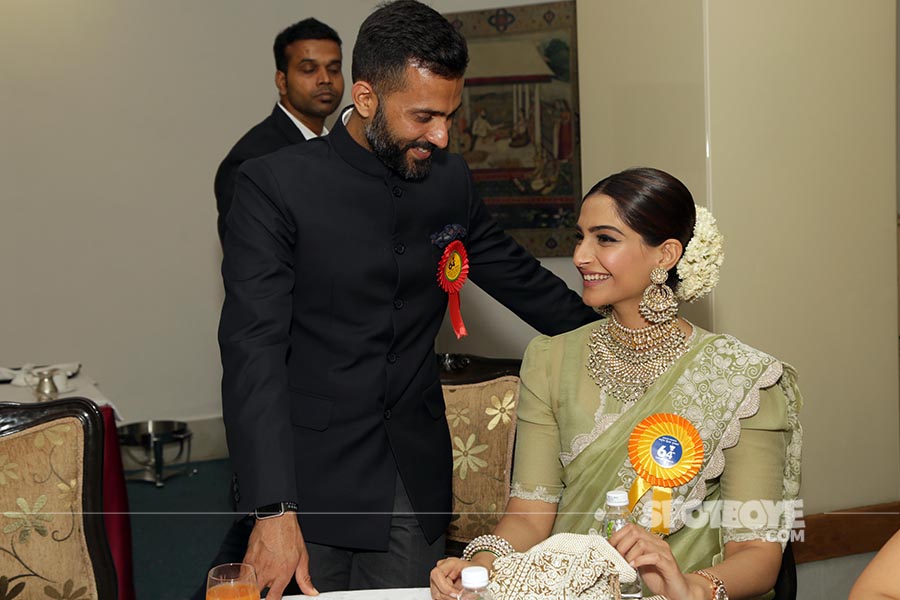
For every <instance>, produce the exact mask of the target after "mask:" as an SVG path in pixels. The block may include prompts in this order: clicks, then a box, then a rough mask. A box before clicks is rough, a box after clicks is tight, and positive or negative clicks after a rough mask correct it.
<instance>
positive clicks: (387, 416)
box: [384, 409, 391, 420]
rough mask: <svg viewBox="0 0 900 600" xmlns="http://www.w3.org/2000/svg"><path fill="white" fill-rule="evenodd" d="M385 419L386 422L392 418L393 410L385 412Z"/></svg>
mask: <svg viewBox="0 0 900 600" xmlns="http://www.w3.org/2000/svg"><path fill="white" fill-rule="evenodd" d="M384 418H385V420H390V418H391V409H387V410H386V411H384Z"/></svg>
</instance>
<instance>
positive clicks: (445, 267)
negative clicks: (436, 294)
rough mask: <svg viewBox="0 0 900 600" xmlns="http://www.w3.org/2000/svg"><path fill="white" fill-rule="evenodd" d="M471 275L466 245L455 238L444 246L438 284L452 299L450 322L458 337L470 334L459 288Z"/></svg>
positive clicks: (439, 265) (450, 299)
mask: <svg viewBox="0 0 900 600" xmlns="http://www.w3.org/2000/svg"><path fill="white" fill-rule="evenodd" d="M468 276H469V256H468V255H467V254H466V247H465V246H463V244H462V242H460V241H459V240H454V241H452V242H450V243H449V244H447V247H446V248H444V255H443V256H442V257H441V262H440V264H438V275H437V280H438V284H439V285H440V286H441V289H442V290H444V291H445V292H447V296H448V299H449V301H450V322H451V323H452V324H453V331H454V333H456V339H459V338H461V337H463V336H465V335H468V332H467V331H466V326H465V324H464V323H463V320H462V313H461V312H460V310H459V290H461V289H462V286H463V284H464V283H465V282H466V279H467V278H468Z"/></svg>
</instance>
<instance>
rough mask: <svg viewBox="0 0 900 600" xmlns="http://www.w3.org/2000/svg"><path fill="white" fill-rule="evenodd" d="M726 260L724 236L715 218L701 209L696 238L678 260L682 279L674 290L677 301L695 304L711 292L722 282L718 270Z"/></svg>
mask: <svg viewBox="0 0 900 600" xmlns="http://www.w3.org/2000/svg"><path fill="white" fill-rule="evenodd" d="M724 260H725V253H724V252H723V250H722V234H721V233H720V232H719V228H718V227H716V219H715V217H713V216H712V213H710V212H709V211H708V210H706V208H704V207H702V206H698V207H697V218H696V221H695V222H694V235H693V237H691V239H690V241H689V242H688V245H687V248H685V249H684V255H683V256H682V257H681V260H679V261H678V268H677V272H678V278H679V279H681V282H680V283H679V284H678V287H677V289H676V290H675V295H676V296H677V297H678V299H679V300H682V301H684V302H694V301H695V300H698V299H700V298H702V297H703V296H705V295H707V294H708V293H710V292H711V291H712V290H713V288H714V287H716V284H717V283H719V268H720V267H721V266H722V261H724Z"/></svg>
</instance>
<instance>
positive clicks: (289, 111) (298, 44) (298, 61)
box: [215, 18, 344, 241]
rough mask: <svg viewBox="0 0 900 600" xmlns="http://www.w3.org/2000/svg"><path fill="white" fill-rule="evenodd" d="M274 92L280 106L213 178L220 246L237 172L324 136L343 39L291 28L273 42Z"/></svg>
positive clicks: (335, 96) (340, 88)
mask: <svg viewBox="0 0 900 600" xmlns="http://www.w3.org/2000/svg"><path fill="white" fill-rule="evenodd" d="M273 50H274V52H275V69H276V70H275V86H276V87H277V88H278V95H279V100H278V103H277V104H276V105H275V107H274V108H273V109H272V114H270V115H269V116H268V117H266V118H265V119H264V120H263V121H262V122H261V123H258V124H257V125H255V126H254V127H253V128H252V129H251V130H250V131H248V132H247V133H246V134H244V136H243V137H242V138H241V139H240V140H238V143H237V144H235V145H234V148H232V149H231V152H229V153H228V156H226V157H225V160H223V161H222V164H220V165H219V170H218V171H217V172H216V182H215V191H216V205H217V206H218V209H219V221H218V226H219V241H222V240H224V239H225V217H226V216H227V215H228V211H229V209H230V208H231V199H232V196H234V180H235V177H236V176H237V170H238V167H240V166H241V164H242V163H243V162H244V161H245V160H247V159H249V158H256V157H258V156H263V155H266V154H269V153H270V152H274V151H276V150H278V149H280V148H283V147H285V146H290V145H291V144H299V143H302V142H305V141H306V140H308V139H311V138H314V137H318V136H320V135H325V134H327V133H328V129H326V127H325V118H326V117H328V116H329V115H331V113H333V112H334V111H335V110H336V109H337V107H338V106H340V102H341V97H342V96H343V95H344V76H343V74H342V73H341V64H342V55H341V38H340V37H338V34H337V32H336V31H335V30H334V29H332V28H331V27H329V26H328V25H326V24H325V23H322V22H321V21H317V20H316V19H312V18H309V19H303V20H302V21H298V22H297V23H294V24H293V25H291V26H290V27H288V28H287V29H285V30H284V31H282V32H281V33H279V34H278V36H277V37H276V38H275V46H274V48H273Z"/></svg>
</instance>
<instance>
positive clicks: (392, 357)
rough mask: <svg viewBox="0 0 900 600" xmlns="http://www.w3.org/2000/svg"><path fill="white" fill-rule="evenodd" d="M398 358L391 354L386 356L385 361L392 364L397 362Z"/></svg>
mask: <svg viewBox="0 0 900 600" xmlns="http://www.w3.org/2000/svg"><path fill="white" fill-rule="evenodd" d="M398 358H399V357H398V356H397V355H396V354H395V353H393V352H391V353H390V354H388V355H387V361H388V362H389V363H391V364H394V363H395V362H397V359H398Z"/></svg>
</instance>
